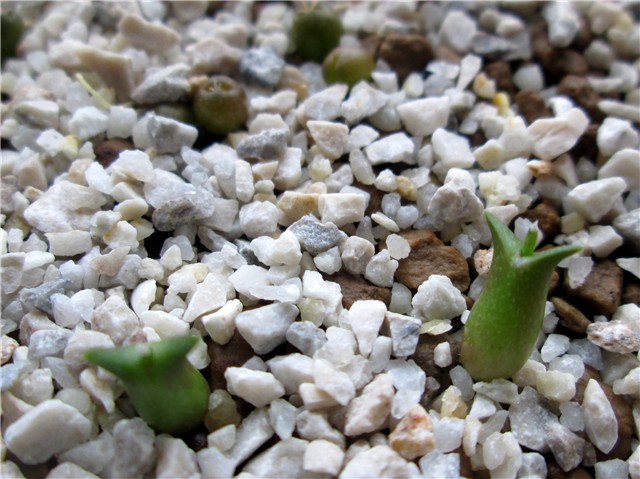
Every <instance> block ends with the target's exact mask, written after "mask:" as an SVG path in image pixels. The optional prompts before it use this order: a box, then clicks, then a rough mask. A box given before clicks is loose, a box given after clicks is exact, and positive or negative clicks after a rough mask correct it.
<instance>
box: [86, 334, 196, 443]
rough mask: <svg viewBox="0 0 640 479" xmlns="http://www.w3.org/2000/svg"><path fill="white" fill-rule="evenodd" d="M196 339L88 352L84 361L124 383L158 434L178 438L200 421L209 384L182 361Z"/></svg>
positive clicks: (132, 400) (132, 399)
mask: <svg viewBox="0 0 640 479" xmlns="http://www.w3.org/2000/svg"><path fill="white" fill-rule="evenodd" d="M196 342H197V338H196V337H194V336H183V337H179V338H172V339H166V340H162V341H158V342H154V343H142V344H135V345H131V346H124V347H120V348H114V349H92V350H90V351H87V352H86V354H85V356H86V358H87V360H88V361H90V362H91V363H93V364H96V365H97V366H101V367H103V368H104V369H106V370H108V371H110V372H112V373H113V374H115V375H116V376H118V377H119V378H120V379H121V380H122V382H123V383H124V385H125V388H126V390H127V393H128V394H129V398H130V399H131V402H132V403H133V405H134V407H135V408H136V411H137V412H138V414H140V417H142V419H144V420H145V421H146V422H147V423H148V424H149V425H150V426H151V427H153V428H154V429H155V430H156V431H158V432H166V433H170V434H181V433H184V432H188V431H189V430H191V429H193V428H195V427H196V426H197V425H198V424H200V423H201V422H202V419H203V417H204V414H205V413H206V411H207V404H208V399H209V385H208V384H207V381H206V380H205V378H204V377H203V376H202V374H200V372H198V370H197V369H195V368H194V367H193V366H192V365H191V363H189V361H188V360H187V358H186V355H187V353H188V352H189V351H190V350H191V348H193V346H194V345H195V344H196Z"/></svg>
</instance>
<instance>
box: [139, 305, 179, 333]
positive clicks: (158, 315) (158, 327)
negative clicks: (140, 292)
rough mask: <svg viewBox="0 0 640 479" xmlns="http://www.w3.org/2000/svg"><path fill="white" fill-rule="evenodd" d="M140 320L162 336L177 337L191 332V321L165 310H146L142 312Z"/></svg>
mask: <svg viewBox="0 0 640 479" xmlns="http://www.w3.org/2000/svg"><path fill="white" fill-rule="evenodd" d="M140 322H141V323H142V325H143V326H145V327H149V328H152V329H153V330H154V331H155V332H156V333H157V334H158V336H160V337H161V338H177V337H180V336H184V335H185V334H187V333H188V332H189V323H186V322H184V321H183V320H182V319H180V318H178V317H176V316H174V315H173V314H170V313H167V312H165V311H156V310H152V311H145V312H143V313H141V314H140Z"/></svg>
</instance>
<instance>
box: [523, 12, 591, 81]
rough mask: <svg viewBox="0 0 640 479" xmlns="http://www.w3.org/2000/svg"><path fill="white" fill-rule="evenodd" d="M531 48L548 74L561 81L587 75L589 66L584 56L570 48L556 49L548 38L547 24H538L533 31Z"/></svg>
mask: <svg viewBox="0 0 640 479" xmlns="http://www.w3.org/2000/svg"><path fill="white" fill-rule="evenodd" d="M531 47H532V49H533V53H534V56H535V57H537V58H538V60H539V61H540V63H541V64H542V66H543V67H544V69H545V71H546V73H547V74H549V75H550V76H551V77H552V79H554V80H560V79H561V78H562V77H564V76H565V75H570V74H573V75H586V74H587V72H588V71H589V65H588V64H587V61H586V60H585V59H584V57H583V56H582V54H580V53H579V52H577V51H576V50H572V49H570V48H556V47H554V46H553V45H552V44H551V42H549V37H548V36H547V27H546V23H545V22H538V23H536V24H535V25H534V26H533V28H532V30H531Z"/></svg>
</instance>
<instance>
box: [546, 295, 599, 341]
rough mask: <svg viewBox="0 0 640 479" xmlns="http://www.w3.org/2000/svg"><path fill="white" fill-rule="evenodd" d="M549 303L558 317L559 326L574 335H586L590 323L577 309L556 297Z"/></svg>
mask: <svg viewBox="0 0 640 479" xmlns="http://www.w3.org/2000/svg"><path fill="white" fill-rule="evenodd" d="M551 302H552V303H553V306H554V307H555V308H556V312H557V313H558V316H560V324H561V325H562V326H563V327H565V328H567V329H568V330H569V331H573V332H574V333H580V334H587V328H588V327H589V325H590V324H591V321H589V318H587V317H586V316H585V315H584V314H582V312H581V311H580V310H579V309H578V308H576V307H575V306H573V305H572V304H571V303H568V302H567V301H565V300H564V299H562V298H558V297H557V296H554V297H553V298H551Z"/></svg>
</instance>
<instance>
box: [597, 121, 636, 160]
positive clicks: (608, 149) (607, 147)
mask: <svg viewBox="0 0 640 479" xmlns="http://www.w3.org/2000/svg"><path fill="white" fill-rule="evenodd" d="M597 143H598V148H599V149H600V153H602V154H603V155H605V156H611V155H613V154H614V153H616V152H617V151H620V150H624V149H626V148H637V147H638V131H637V130H636V129H634V128H633V127H632V126H631V122H629V121H627V120H621V119H619V118H613V117H607V118H605V120H604V121H603V122H602V124H601V125H600V127H599V128H598V136H597Z"/></svg>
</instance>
